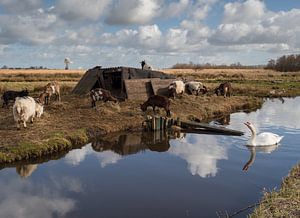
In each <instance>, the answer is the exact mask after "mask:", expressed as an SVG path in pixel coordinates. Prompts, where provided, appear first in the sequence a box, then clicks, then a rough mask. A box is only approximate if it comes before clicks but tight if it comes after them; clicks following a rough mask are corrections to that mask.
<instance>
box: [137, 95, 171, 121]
mask: <svg viewBox="0 0 300 218" xmlns="http://www.w3.org/2000/svg"><path fill="white" fill-rule="evenodd" d="M170 103H171V102H170V100H169V99H168V98H167V97H165V96H161V95H152V96H150V97H149V98H148V100H147V101H145V102H144V103H143V104H141V105H140V106H141V110H142V111H146V110H147V107H148V106H151V107H152V108H153V111H154V112H155V107H160V108H164V109H165V111H166V113H167V116H171V112H170Z"/></svg>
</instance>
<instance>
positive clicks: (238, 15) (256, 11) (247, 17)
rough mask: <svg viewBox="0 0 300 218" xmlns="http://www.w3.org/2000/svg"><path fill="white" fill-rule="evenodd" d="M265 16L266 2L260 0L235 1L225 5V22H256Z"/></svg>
mask: <svg viewBox="0 0 300 218" xmlns="http://www.w3.org/2000/svg"><path fill="white" fill-rule="evenodd" d="M264 16H265V4H264V2H263V1H260V0H247V1H245V2H243V3H241V2H233V3H227V4H226V5H225V6H224V18H223V23H248V24H249V23H255V22H257V21H258V20H260V19H262V18H263V17H264Z"/></svg>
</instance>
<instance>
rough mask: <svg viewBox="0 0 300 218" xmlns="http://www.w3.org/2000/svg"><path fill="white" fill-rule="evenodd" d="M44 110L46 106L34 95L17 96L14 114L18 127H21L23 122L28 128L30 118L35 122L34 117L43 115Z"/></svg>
mask: <svg viewBox="0 0 300 218" xmlns="http://www.w3.org/2000/svg"><path fill="white" fill-rule="evenodd" d="M43 111H44V106H43V105H42V104H40V103H37V102H36V101H35V100H34V99H33V98H32V97H17V98H16V101H15V103H14V106H13V115H14V120H15V121H16V123H17V128H18V129H20V124H21V123H22V124H23V126H24V128H26V127H27V125H26V122H27V121H28V120H29V119H30V121H31V123H33V118H34V117H41V115H42V114H43Z"/></svg>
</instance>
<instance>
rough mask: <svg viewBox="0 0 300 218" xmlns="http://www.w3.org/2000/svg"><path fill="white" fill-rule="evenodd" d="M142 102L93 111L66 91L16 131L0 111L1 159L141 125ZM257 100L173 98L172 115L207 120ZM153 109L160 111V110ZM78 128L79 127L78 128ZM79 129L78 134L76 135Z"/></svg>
mask: <svg viewBox="0 0 300 218" xmlns="http://www.w3.org/2000/svg"><path fill="white" fill-rule="evenodd" d="M140 103H142V101H133V100H128V101H124V102H120V103H119V104H115V103H111V102H107V103H103V102H98V104H97V107H96V109H92V108H91V106H90V100H89V99H88V98H87V97H79V96H75V95H71V94H66V95H63V96H62V101H61V102H52V103H51V104H50V105H49V106H46V107H45V112H44V114H43V116H42V118H41V119H37V120H36V121H35V122H34V124H29V126H28V128H27V129H22V130H21V131H18V130H17V128H16V125H15V122H14V120H13V115H12V113H11V108H10V109H6V108H1V109H0V117H1V119H0V135H1V136H5V137H2V140H1V141H0V162H12V161H15V160H20V159H28V158H30V157H37V156H39V155H44V154H49V153H51V152H52V153H54V152H57V151H60V150H64V149H71V148H72V147H73V146H75V147H76V146H78V145H79V144H81V145H83V144H85V143H86V142H88V140H89V139H90V138H92V137H93V136H96V135H98V134H105V133H109V132H115V131H122V130H135V129H140V128H141V123H142V122H143V121H144V119H145V115H146V114H152V110H151V109H150V108H149V110H148V111H147V112H146V113H143V112H142V111H141V110H140ZM261 105H262V99H260V98H255V97H247V96H233V97H231V98H226V99H224V98H223V97H221V96H219V97H217V96H212V97H208V96H189V95H185V96H183V97H182V98H181V99H176V100H172V103H171V113H172V117H180V118H181V119H182V120H200V121H206V120H208V119H211V118H218V117H221V116H224V115H226V114H230V113H232V112H234V111H238V110H244V109H247V110H248V109H249V108H253V109H254V108H258V107H260V106H261ZM157 113H159V114H161V115H163V116H164V115H165V111H164V110H160V111H158V112H157ZM78 130H80V131H79V132H78ZM79 133H80V134H79Z"/></svg>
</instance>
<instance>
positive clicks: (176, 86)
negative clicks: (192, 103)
mask: <svg viewBox="0 0 300 218" xmlns="http://www.w3.org/2000/svg"><path fill="white" fill-rule="evenodd" d="M184 89H185V84H184V82H183V81H182V80H175V81H173V82H172V83H171V84H170V85H169V93H170V96H172V97H173V98H174V99H175V96H176V95H182V94H183V93H184Z"/></svg>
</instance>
